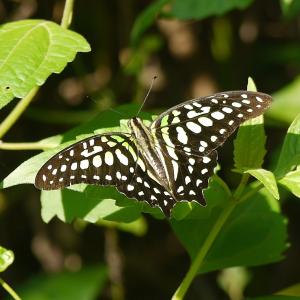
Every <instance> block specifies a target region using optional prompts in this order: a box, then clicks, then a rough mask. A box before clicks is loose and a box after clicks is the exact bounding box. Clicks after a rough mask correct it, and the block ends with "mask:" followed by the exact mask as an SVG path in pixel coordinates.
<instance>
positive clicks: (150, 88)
mask: <svg viewBox="0 0 300 300" xmlns="http://www.w3.org/2000/svg"><path fill="white" fill-rule="evenodd" d="M156 78H157V76H153V78H152V80H151V84H150V87H149V89H148V92H147V94H146V96H145V98H144V101H143V103H142V105H141V106H140V109H139V110H138V112H137V114H136V116H138V115H139V114H140V112H141V110H142V108H143V107H144V105H145V103H146V101H147V98H148V96H149V94H150V92H151V90H152V87H153V83H154V81H155V79H156Z"/></svg>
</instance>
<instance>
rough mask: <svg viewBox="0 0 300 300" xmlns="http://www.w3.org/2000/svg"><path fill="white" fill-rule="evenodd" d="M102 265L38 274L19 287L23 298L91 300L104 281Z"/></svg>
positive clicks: (104, 274) (104, 271)
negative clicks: (50, 273)
mask: <svg viewBox="0 0 300 300" xmlns="http://www.w3.org/2000/svg"><path fill="white" fill-rule="evenodd" d="M106 277H107V275H106V270H105V268H104V267H103V266H93V267H85V268H83V269H81V270H80V271H77V272H60V273H58V274H53V275H44V274H40V275H37V276H35V277H34V278H31V279H30V280H29V281H28V282H26V283H25V284H24V285H23V286H21V287H20V297H21V298H22V299H23V300H27V299H28V300H50V299H57V300H63V299H73V300H93V299H95V298H96V296H97V294H98V293H99V292H100V291H101V289H102V288H103V286H104V283H105V281H106Z"/></svg>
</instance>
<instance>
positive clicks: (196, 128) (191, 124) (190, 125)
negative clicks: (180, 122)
mask: <svg viewBox="0 0 300 300" xmlns="http://www.w3.org/2000/svg"><path fill="white" fill-rule="evenodd" d="M186 127H187V128H188V129H189V130H190V131H192V132H194V133H200V132H201V126H199V125H198V124H196V123H194V122H187V123H186Z"/></svg>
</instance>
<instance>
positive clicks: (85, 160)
mask: <svg viewBox="0 0 300 300" xmlns="http://www.w3.org/2000/svg"><path fill="white" fill-rule="evenodd" d="M129 143H131V141H130V139H129V135H126V134H119V133H115V134H105V135H96V136H93V137H90V138H87V139H85V140H82V141H80V142H78V143H75V144H73V145H71V146H70V147H68V148H66V149H64V150H62V151H61V152H59V153H58V154H56V155H54V156H53V157H52V158H51V159H50V160H49V161H48V162H46V163H45V164H44V166H43V167H42V168H41V169H40V170H39V172H38V174H37V176H36V181H35V185H36V187H38V188H40V189H43V190H53V189H59V188H63V187H67V186H70V185H72V184H77V183H89V184H100V185H118V184H121V183H123V182H129V181H130V180H131V178H132V176H133V172H134V169H133V167H134V165H135V160H134V159H135V157H136V156H133V155H132V154H131V153H130V151H128V145H129ZM130 166H132V167H131V168H130ZM119 174H120V175H119Z"/></svg>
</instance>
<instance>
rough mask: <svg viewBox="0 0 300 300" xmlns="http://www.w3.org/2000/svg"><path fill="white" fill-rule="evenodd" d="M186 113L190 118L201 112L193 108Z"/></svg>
mask: <svg viewBox="0 0 300 300" xmlns="http://www.w3.org/2000/svg"><path fill="white" fill-rule="evenodd" d="M186 115H187V117H188V118H189V119H192V118H195V117H198V116H200V115H201V114H200V113H198V112H196V111H194V110H190V111H189V112H188V113H187V114H186Z"/></svg>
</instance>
